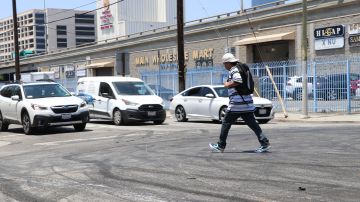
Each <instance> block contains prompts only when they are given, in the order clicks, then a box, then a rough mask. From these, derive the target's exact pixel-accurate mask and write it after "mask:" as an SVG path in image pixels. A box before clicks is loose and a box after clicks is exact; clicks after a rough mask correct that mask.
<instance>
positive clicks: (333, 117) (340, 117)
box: [272, 112, 360, 123]
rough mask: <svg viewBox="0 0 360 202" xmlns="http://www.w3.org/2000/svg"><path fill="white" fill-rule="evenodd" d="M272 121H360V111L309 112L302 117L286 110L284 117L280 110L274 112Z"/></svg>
mask: <svg viewBox="0 0 360 202" xmlns="http://www.w3.org/2000/svg"><path fill="white" fill-rule="evenodd" d="M272 121H279V122H323V123H360V113H353V114H345V113H309V117H308V118H304V116H303V115H302V114H301V113H295V112H288V117H287V118H285V117H284V114H283V113H282V112H277V113H276V114H275V119H274V120H272Z"/></svg>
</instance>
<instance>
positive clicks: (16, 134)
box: [0, 134, 25, 138]
mask: <svg viewBox="0 0 360 202" xmlns="http://www.w3.org/2000/svg"><path fill="white" fill-rule="evenodd" d="M16 136H25V134H15V135H4V136H0V138H4V137H16Z"/></svg>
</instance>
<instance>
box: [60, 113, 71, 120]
mask: <svg viewBox="0 0 360 202" xmlns="http://www.w3.org/2000/svg"><path fill="white" fill-rule="evenodd" d="M61 119H71V114H61Z"/></svg>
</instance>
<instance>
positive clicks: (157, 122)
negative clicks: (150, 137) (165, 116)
mask: <svg viewBox="0 0 360 202" xmlns="http://www.w3.org/2000/svg"><path fill="white" fill-rule="evenodd" d="M164 121H165V120H158V121H154V124H155V125H160V124H162V123H164Z"/></svg>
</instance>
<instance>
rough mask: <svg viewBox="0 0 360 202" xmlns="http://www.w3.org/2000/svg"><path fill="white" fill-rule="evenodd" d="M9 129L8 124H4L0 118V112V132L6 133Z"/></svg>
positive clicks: (0, 116)
mask: <svg viewBox="0 0 360 202" xmlns="http://www.w3.org/2000/svg"><path fill="white" fill-rule="evenodd" d="M8 128H9V124H8V123H6V122H4V119H3V117H2V114H1V112H0V130H1V131H7V130H8Z"/></svg>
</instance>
